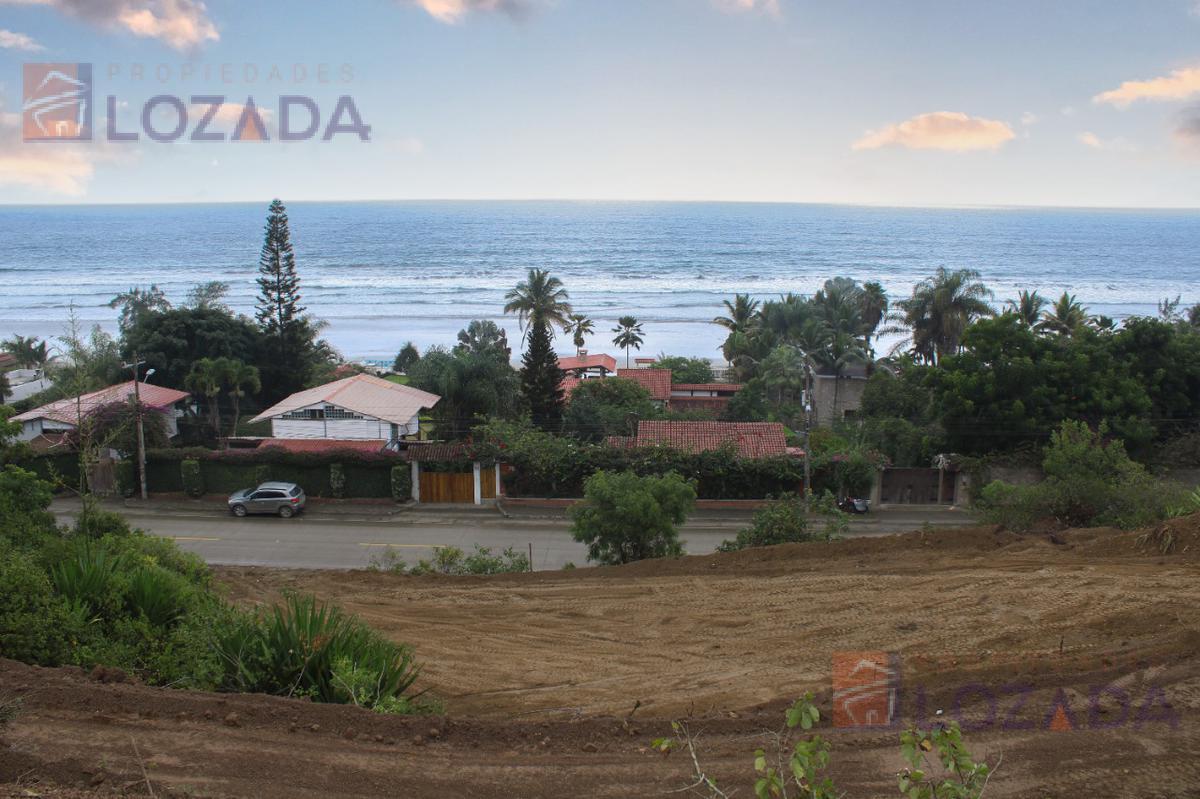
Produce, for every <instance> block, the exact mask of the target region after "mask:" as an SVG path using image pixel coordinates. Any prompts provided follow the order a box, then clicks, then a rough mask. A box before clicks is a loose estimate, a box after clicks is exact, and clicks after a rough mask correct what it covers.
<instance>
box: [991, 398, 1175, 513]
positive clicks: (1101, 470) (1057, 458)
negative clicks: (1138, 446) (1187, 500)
mask: <svg viewBox="0 0 1200 799" xmlns="http://www.w3.org/2000/svg"><path fill="white" fill-rule="evenodd" d="M1107 433H1108V430H1107V428H1106V427H1105V426H1104V425H1101V426H1100V428H1099V429H1098V430H1092V429H1091V428H1089V427H1088V426H1087V425H1086V424H1084V423H1083V422H1071V421H1067V422H1063V423H1062V426H1061V427H1060V428H1059V429H1058V430H1057V431H1055V432H1054V433H1053V434H1052V435H1051V438H1050V445H1049V446H1048V447H1047V448H1046V453H1045V458H1044V460H1043V462H1042V468H1043V470H1044V471H1045V473H1046V479H1045V480H1044V481H1043V482H1041V483H1038V484H1036V485H1031V486H1014V485H1008V484H1006V483H1002V482H1000V481H996V482H992V483H989V484H988V485H987V486H985V487H984V489H983V491H982V492H981V493H980V497H979V500H978V501H977V502H976V509H977V510H978V512H979V514H980V516H981V518H982V519H983V520H984V521H988V522H991V523H994V524H1002V525H1004V526H1005V527H1007V528H1009V529H1011V530H1017V531H1023V530H1028V529H1029V528H1030V527H1031V526H1032V525H1033V524H1034V522H1036V521H1037V520H1038V519H1044V518H1052V519H1055V520H1056V521H1058V522H1061V523H1062V524H1066V525H1068V526H1072V527H1083V526H1088V525H1112V526H1114V527H1120V528H1122V529H1133V528H1136V527H1141V526H1143V525H1148V524H1152V523H1154V522H1156V521H1159V520H1161V519H1164V518H1166V517H1168V516H1169V515H1170V514H1171V511H1172V509H1174V508H1177V507H1178V506H1179V505H1180V503H1181V502H1182V501H1183V493H1184V492H1183V490H1182V488H1181V487H1179V486H1176V485H1174V484H1172V483H1168V482H1165V481H1163V482H1160V481H1156V480H1154V479H1153V478H1152V477H1151V476H1150V475H1149V474H1148V473H1147V472H1146V470H1145V468H1144V467H1143V466H1142V465H1141V464H1139V463H1136V462H1134V461H1133V460H1131V459H1130V458H1129V456H1128V455H1127V454H1126V452H1125V446H1124V444H1123V443H1122V442H1121V441H1120V439H1109V438H1108V436H1107Z"/></svg>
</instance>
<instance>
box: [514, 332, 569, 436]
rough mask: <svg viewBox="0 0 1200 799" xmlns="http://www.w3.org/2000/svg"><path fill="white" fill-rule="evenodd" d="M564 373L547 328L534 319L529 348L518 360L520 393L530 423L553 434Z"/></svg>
mask: <svg viewBox="0 0 1200 799" xmlns="http://www.w3.org/2000/svg"><path fill="white" fill-rule="evenodd" d="M562 381H563V370H562V369H559V368H558V356H557V355H555V354H554V347H553V346H552V344H551V333H550V324H549V323H548V322H546V321H545V320H544V319H543V318H542V317H541V316H540V315H535V316H534V317H533V318H532V319H531V320H530V324H529V347H528V349H526V350H525V355H524V357H522V359H521V392H522V393H523V394H524V395H525V399H526V401H527V402H528V403H529V410H530V413H531V415H532V417H533V423H534V424H535V425H537V426H538V427H540V428H542V429H543V430H556V429H558V427H559V425H560V424H561V422H562V414H563V389H562Z"/></svg>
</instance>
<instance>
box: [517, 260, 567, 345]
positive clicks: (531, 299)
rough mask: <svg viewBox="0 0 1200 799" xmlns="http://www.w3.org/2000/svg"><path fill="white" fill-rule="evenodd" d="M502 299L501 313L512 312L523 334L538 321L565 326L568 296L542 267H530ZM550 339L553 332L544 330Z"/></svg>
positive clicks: (560, 282)
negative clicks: (503, 302) (523, 277)
mask: <svg viewBox="0 0 1200 799" xmlns="http://www.w3.org/2000/svg"><path fill="white" fill-rule="evenodd" d="M504 299H505V300H506V302H505V305H504V312H505V313H506V314H508V313H515V314H516V315H517V320H518V322H519V323H520V325H521V329H522V330H523V331H525V335H527V336H528V335H531V331H532V328H533V327H535V326H536V325H537V323H538V322H539V321H541V322H545V323H546V324H547V326H553V325H557V326H558V327H561V328H563V329H564V330H565V329H566V328H567V325H568V324H569V323H568V321H567V317H568V316H569V315H570V313H571V304H570V302H568V300H569V299H570V295H569V294H568V293H567V290H566V289H565V288H564V287H563V284H562V281H561V280H559V279H558V278H556V277H554V276H553V275H551V274H550V273H549V272H548V271H546V270H545V269H530V270H529V274H528V275H527V276H526V277H525V279H524V280H522V281H521V282H520V283H518V284H517V285H516V287H515V288H512V289H510V290H509V291H508V293H506V294H505V295H504ZM547 332H548V333H549V335H550V337H551V338H553V337H554V331H553V330H552V329H548V331H547Z"/></svg>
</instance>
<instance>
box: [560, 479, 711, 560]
mask: <svg viewBox="0 0 1200 799" xmlns="http://www.w3.org/2000/svg"><path fill="white" fill-rule="evenodd" d="M695 504H696V490H695V488H693V487H692V483H690V482H688V481H687V480H684V479H683V478H682V477H680V476H679V475H678V474H674V473H671V474H668V475H666V476H664V477H638V476H637V475H636V474H634V473H633V472H604V471H600V472H596V473H595V474H594V475H592V476H591V477H590V478H588V481H587V483H586V484H585V486H584V501H583V502H580V503H578V504H577V505H574V506H573V507H572V508H571V511H570V514H571V519H572V521H573V529H572V534H573V535H574V537H575V540H576V541H579V542H580V543H582V544H587V547H588V560H589V561H594V562H597V563H601V564H616V563H631V562H633V561H635V560H642V559H644V558H661V557H667V556H678V555H681V554H683V547H682V545H681V542H680V541H679V533H678V531H677V530H676V527H677V526H678V525H680V524H683V522H684V521H685V520H686V519H687V515H688V513H689V512H690V511H691V509H692V508H693V507H694V506H695Z"/></svg>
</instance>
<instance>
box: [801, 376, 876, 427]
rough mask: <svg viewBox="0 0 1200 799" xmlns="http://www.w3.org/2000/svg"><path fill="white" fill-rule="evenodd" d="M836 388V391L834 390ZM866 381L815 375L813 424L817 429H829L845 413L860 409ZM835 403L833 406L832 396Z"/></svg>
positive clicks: (861, 378) (843, 416) (858, 378)
mask: <svg viewBox="0 0 1200 799" xmlns="http://www.w3.org/2000/svg"><path fill="white" fill-rule="evenodd" d="M835 386H836V389H835ZM866 388H867V380H866V378H864V377H841V378H834V377H832V376H825V375H817V376H816V377H814V378H813V400H814V402H815V404H816V418H815V422H816V425H817V426H818V427H829V426H830V425H832V424H833V423H834V422H835V421H840V420H842V419H843V418H845V416H846V412H847V411H850V412H854V411H857V410H858V409H859V408H861V407H862V397H863V392H864V391H866ZM835 393H836V394H837V403H836V405H835V404H834V394H835Z"/></svg>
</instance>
